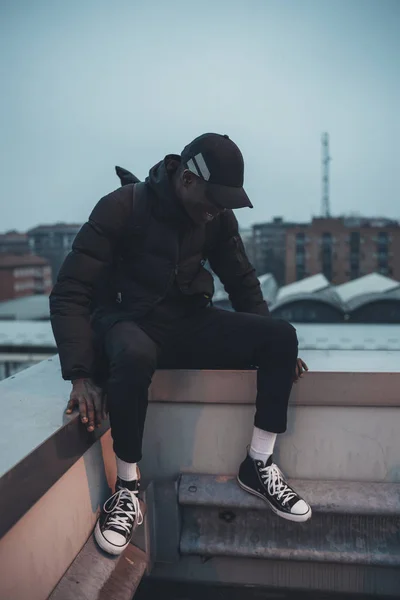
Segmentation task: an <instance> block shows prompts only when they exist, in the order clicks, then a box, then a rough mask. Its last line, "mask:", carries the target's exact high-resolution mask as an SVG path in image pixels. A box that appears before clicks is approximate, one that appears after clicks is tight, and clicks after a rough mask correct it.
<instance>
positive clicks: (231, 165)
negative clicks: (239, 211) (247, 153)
mask: <svg viewBox="0 0 400 600" xmlns="http://www.w3.org/2000/svg"><path fill="white" fill-rule="evenodd" d="M181 159H182V163H183V164H184V165H185V167H186V168H187V169H188V170H189V171H191V172H192V173H194V174H195V175H197V177H200V179H203V180H204V181H206V182H207V192H208V195H209V197H210V200H214V201H215V203H216V204H217V205H219V206H222V207H223V208H244V207H245V206H247V207H249V208H253V205H252V203H251V202H250V200H249V197H248V196H247V194H246V192H245V191H244V189H243V179H244V161H243V156H242V153H241V152H240V150H239V148H238V147H237V146H236V144H234V143H233V142H232V140H231V139H229V137H228V136H227V135H220V134H218V133H205V134H203V135H201V136H199V137H197V138H196V139H195V140H193V142H191V143H190V144H188V145H187V146H186V147H185V148H184V149H183V151H182V153H181Z"/></svg>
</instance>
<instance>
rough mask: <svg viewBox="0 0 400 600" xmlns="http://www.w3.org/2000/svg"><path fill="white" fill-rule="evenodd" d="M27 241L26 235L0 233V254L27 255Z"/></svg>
mask: <svg viewBox="0 0 400 600" xmlns="http://www.w3.org/2000/svg"><path fill="white" fill-rule="evenodd" d="M29 253H30V248H29V239H28V236H27V235H26V233H19V232H18V231H6V233H0V254H29Z"/></svg>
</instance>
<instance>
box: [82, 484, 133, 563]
mask: <svg viewBox="0 0 400 600" xmlns="http://www.w3.org/2000/svg"><path fill="white" fill-rule="evenodd" d="M139 487H140V482H139V481H129V482H127V481H122V480H121V479H117V484H116V486H115V494H113V495H112V496H111V497H110V498H109V499H108V500H107V501H106V502H105V503H104V505H103V510H102V511H101V514H100V517H99V518H98V520H97V523H96V527H95V530H94V538H95V540H96V542H97V543H98V545H99V546H100V548H101V549H102V550H104V551H105V552H108V553H109V554H114V555H117V554H121V552H123V551H124V550H125V548H126V547H127V546H128V544H129V542H130V541H131V538H132V534H133V532H134V530H135V529H136V527H137V526H138V525H141V524H142V523H143V514H142V511H141V509H140V503H139V498H138V494H139Z"/></svg>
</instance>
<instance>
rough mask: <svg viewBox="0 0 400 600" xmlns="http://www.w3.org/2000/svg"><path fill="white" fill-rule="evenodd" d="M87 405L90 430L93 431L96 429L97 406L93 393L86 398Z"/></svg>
mask: <svg viewBox="0 0 400 600" xmlns="http://www.w3.org/2000/svg"><path fill="white" fill-rule="evenodd" d="M86 406H87V416H88V420H89V423H88V428H87V430H88V431H93V430H94V422H95V412H96V411H95V406H94V399H93V394H88V397H87V399H86Z"/></svg>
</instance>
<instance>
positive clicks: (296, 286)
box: [277, 273, 330, 301]
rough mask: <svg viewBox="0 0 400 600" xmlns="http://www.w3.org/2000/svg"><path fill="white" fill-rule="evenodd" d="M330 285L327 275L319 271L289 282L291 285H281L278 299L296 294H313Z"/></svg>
mask: <svg viewBox="0 0 400 600" xmlns="http://www.w3.org/2000/svg"><path fill="white" fill-rule="evenodd" d="M329 286H330V283H329V281H328V280H327V278H326V277H325V275H323V274H322V273H318V274H317V275H312V276H311V277H306V278H305V279H301V281H296V282H294V283H289V285H285V286H283V287H281V288H280V289H279V291H278V295H277V301H280V300H283V298H287V297H289V296H296V295H297V294H312V293H314V292H318V291H320V290H323V289H324V288H328V287H329Z"/></svg>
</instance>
